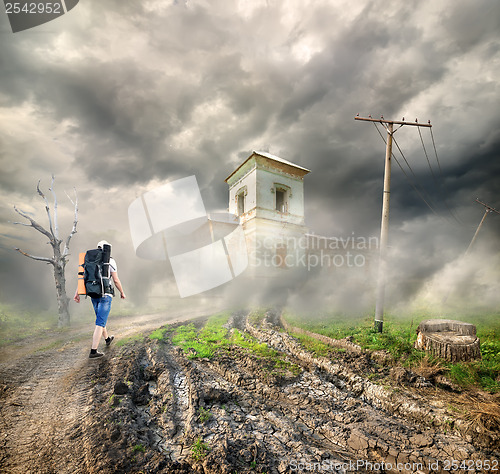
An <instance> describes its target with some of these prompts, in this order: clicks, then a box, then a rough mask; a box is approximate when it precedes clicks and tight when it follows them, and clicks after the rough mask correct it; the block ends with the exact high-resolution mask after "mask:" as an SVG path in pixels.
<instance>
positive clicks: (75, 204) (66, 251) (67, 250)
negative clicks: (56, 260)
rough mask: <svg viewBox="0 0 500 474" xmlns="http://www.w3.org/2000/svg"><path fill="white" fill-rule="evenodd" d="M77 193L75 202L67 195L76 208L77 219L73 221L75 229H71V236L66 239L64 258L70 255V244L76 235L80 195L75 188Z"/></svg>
mask: <svg viewBox="0 0 500 474" xmlns="http://www.w3.org/2000/svg"><path fill="white" fill-rule="evenodd" d="M73 190H74V191H75V200H74V201H73V199H71V198H70V197H69V195H68V193H66V196H68V199H69V200H70V201H71V204H73V206H74V207H75V218H74V220H73V228H72V229H71V232H70V234H69V235H68V238H67V239H66V243H65V244H64V250H63V257H64V258H65V257H67V255H68V253H69V242H70V240H71V237H73V235H75V234H76V225H77V224H78V194H77V193H76V188H73Z"/></svg>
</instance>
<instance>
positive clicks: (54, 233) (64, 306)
mask: <svg viewBox="0 0 500 474" xmlns="http://www.w3.org/2000/svg"><path fill="white" fill-rule="evenodd" d="M54 180H55V177H54V175H52V183H51V185H50V188H49V191H50V192H51V193H52V196H53V198H54V212H53V218H52V215H51V213H50V207H49V202H48V201H47V198H46V197H45V194H43V192H42V191H41V190H40V180H39V181H38V184H37V187H36V190H37V192H38V194H39V195H40V196H41V197H42V199H43V200H44V202H45V210H46V211H47V216H48V220H49V230H47V229H45V228H44V227H43V226H41V225H40V224H39V223H38V222H36V221H35V220H34V219H33V218H31V217H30V216H29V215H28V214H27V213H26V212H24V211H22V210H20V209H18V208H17V207H16V206H14V210H15V211H16V212H17V213H18V214H19V215H20V216H22V217H23V218H25V219H26V220H28V221H29V224H28V223H26V222H13V224H18V225H23V226H26V227H32V228H33V229H35V230H37V231H38V232H40V233H41V234H43V235H45V236H46V237H47V238H48V239H49V244H50V245H51V246H52V250H53V257H51V258H49V257H37V256H35V255H30V254H29V253H26V252H24V251H22V250H21V249H19V248H16V249H15V250H17V251H18V252H19V253H20V254H22V255H24V256H25V257H29V258H31V259H33V260H38V261H40V262H45V263H47V264H50V265H52V266H53V267H54V279H55V283H56V293H57V305H58V310H59V319H58V326H59V327H63V326H68V325H69V323H70V313H69V298H68V296H67V295H66V277H65V274H64V271H65V267H66V263H67V257H68V254H69V243H70V240H71V237H73V235H74V234H76V225H77V223H78V196H77V194H76V189H75V199H74V201H73V199H71V198H70V197H69V196H68V199H69V200H70V201H71V203H72V204H73V206H74V208H75V217H74V221H73V228H72V229H71V232H70V234H69V235H68V237H66V240H65V241H63V240H62V239H59V225H58V222H57V196H56V193H55V191H54ZM62 243H64V247H63V249H62V250H61V244H62Z"/></svg>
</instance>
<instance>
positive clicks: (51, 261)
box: [15, 247, 55, 265]
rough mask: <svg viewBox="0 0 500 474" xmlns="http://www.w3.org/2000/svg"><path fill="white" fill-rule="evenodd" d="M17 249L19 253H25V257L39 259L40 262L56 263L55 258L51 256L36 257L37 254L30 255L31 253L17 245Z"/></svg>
mask: <svg viewBox="0 0 500 474" xmlns="http://www.w3.org/2000/svg"><path fill="white" fill-rule="evenodd" d="M15 250H17V251H18V252H19V253H21V254H23V255H24V256H25V257H28V258H32V259H33V260H38V261H39V262H46V263H50V264H51V265H55V262H54V260H52V259H51V258H47V257H36V256H35V255H30V254H29V253H26V252H23V251H22V250H21V249H19V248H17V247H16V249H15Z"/></svg>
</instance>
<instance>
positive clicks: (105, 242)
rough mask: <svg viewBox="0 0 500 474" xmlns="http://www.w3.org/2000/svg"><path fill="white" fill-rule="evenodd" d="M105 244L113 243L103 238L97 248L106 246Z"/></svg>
mask: <svg viewBox="0 0 500 474" xmlns="http://www.w3.org/2000/svg"><path fill="white" fill-rule="evenodd" d="M105 245H109V246H110V247H111V244H110V243H109V242H108V241H107V240H101V241H100V242H99V243H98V244H97V248H98V249H102V248H104V246H105Z"/></svg>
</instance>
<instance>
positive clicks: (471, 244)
mask: <svg viewBox="0 0 500 474" xmlns="http://www.w3.org/2000/svg"><path fill="white" fill-rule="evenodd" d="M476 202H478V203H479V204H482V205H483V206H484V208H485V209H484V214H483V218H482V219H481V222H480V223H479V225H478V226H477V229H476V232H475V233H474V237H472V240H471V241H470V244H469V246H468V247H467V250H466V251H465V253H464V255H463V257H466V256H467V255H468V254H469V252H470V250H471V249H472V246H473V245H474V242H475V241H476V237H477V234H479V229H480V228H481V226H482V225H483V222H484V220H485V219H486V216H487V215H488V214H489V213H490V212H496V213H497V214H500V212H499V211H497V210H496V209H495V208H494V207H491V206H488V204H485V203H484V202H481V201H480V200H479V199H478V198H476ZM452 291H453V288H450V289H449V290H448V292H447V293H446V295H445V297H444V298H443V301H442V303H443V304H444V303H446V302H447V301H448V297H449V296H450V293H451V292H452Z"/></svg>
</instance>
